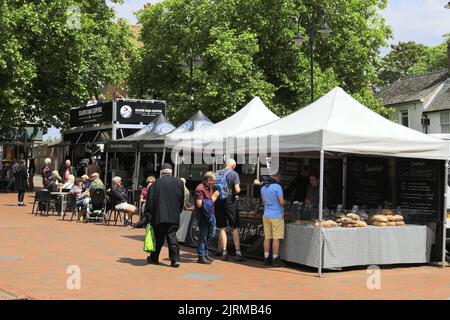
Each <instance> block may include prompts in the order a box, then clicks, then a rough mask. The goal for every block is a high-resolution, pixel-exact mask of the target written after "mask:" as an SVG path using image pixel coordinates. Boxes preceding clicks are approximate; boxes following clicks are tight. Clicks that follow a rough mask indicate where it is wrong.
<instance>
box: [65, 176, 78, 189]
mask: <svg viewBox="0 0 450 320" xmlns="http://www.w3.org/2000/svg"><path fill="white" fill-rule="evenodd" d="M74 182H75V177H74V176H73V175H71V174H70V175H69V178H68V179H67V181H66V183H64V185H63V186H62V189H72V187H73V183H74Z"/></svg>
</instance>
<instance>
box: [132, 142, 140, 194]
mask: <svg viewBox="0 0 450 320" xmlns="http://www.w3.org/2000/svg"><path fill="white" fill-rule="evenodd" d="M140 168H141V152H140V151H139V152H138V160H137V175H136V190H138V189H139V171H140V170H139V169H140ZM133 200H134V199H133Z"/></svg>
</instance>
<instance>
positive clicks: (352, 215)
mask: <svg viewBox="0 0 450 320" xmlns="http://www.w3.org/2000/svg"><path fill="white" fill-rule="evenodd" d="M347 218H350V219H352V220H360V219H361V218H360V217H359V216H358V215H357V214H355V213H349V214H347Z"/></svg>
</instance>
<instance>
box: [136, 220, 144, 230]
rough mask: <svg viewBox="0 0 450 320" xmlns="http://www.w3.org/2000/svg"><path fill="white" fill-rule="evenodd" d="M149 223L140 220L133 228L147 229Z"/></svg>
mask: <svg viewBox="0 0 450 320" xmlns="http://www.w3.org/2000/svg"><path fill="white" fill-rule="evenodd" d="M146 224H147V222H146V221H145V220H140V221H139V222H138V223H135V224H134V225H133V228H135V229H140V228H145V226H146Z"/></svg>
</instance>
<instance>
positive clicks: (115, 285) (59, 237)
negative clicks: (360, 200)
mask: <svg viewBox="0 0 450 320" xmlns="http://www.w3.org/2000/svg"><path fill="white" fill-rule="evenodd" d="M15 201H16V195H15V194H0V299H2V298H3V299H8V298H9V299H11V298H14V297H18V296H23V297H27V298H30V299H188V300H189V299H258V300H259V299H445V300H447V299H449V298H450V268H444V269H443V268H440V267H435V266H412V267H395V268H382V271H381V289H378V290H369V289H368V288H367V278H368V274H367V271H366V269H364V268H359V269H353V270H351V271H343V272H326V273H325V274H324V277H323V278H321V279H320V278H317V277H316V273H315V271H314V270H311V269H304V268H303V269H302V268H300V267H286V268H279V269H265V268H262V267H261V261H254V260H249V261H247V262H245V263H237V262H234V261H232V260H231V261H229V262H222V261H217V260H216V261H215V262H214V263H213V264H212V265H209V266H208V265H200V264H197V263H196V254H195V250H193V249H192V248H186V247H182V252H181V255H182V265H181V267H180V268H179V269H173V268H170V267H169V264H170V262H169V261H168V252H167V249H166V248H164V249H163V251H162V254H161V262H162V265H160V266H154V265H146V260H145V258H146V254H145V253H144V252H143V251H142V246H143V242H142V241H143V234H144V230H143V229H137V230H133V229H131V228H124V227H121V226H120V227H119V226H105V225H102V224H85V223H81V222H75V221H73V222H69V221H60V218H59V217H56V216H49V217H46V216H34V215H32V214H31V207H32V201H33V198H32V194H27V195H26V203H27V206H26V207H17V206H16V205H15ZM69 266H76V267H75V268H77V267H79V270H80V272H81V282H80V285H81V288H80V289H79V290H78V289H72V290H70V289H68V287H67V282H68V279H69V277H72V274H68V271H69V272H70V271H71V270H72V269H69V270H68V268H69ZM70 279H72V278H70ZM70 279H69V280H70ZM70 283H72V284H73V282H71V281H69V284H70ZM3 292H5V293H3ZM7 292H10V293H11V292H13V293H14V294H7Z"/></svg>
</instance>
